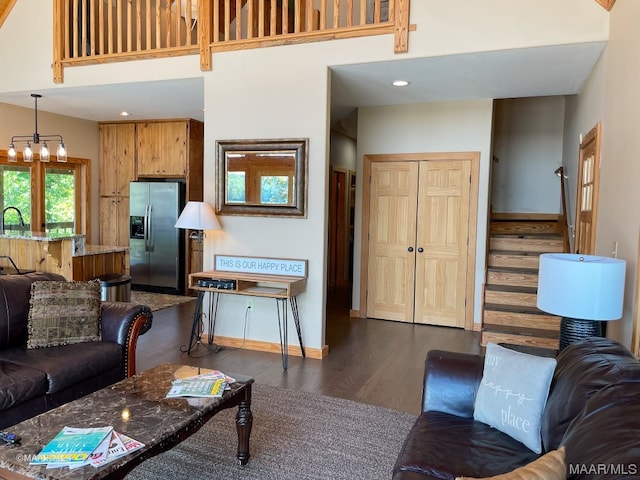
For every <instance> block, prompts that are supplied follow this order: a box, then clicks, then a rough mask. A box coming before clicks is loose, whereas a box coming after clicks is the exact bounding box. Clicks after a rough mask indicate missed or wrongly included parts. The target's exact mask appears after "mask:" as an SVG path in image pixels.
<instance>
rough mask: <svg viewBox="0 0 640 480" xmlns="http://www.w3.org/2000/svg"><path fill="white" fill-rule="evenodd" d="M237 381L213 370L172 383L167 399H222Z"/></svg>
mask: <svg viewBox="0 0 640 480" xmlns="http://www.w3.org/2000/svg"><path fill="white" fill-rule="evenodd" d="M235 381H236V380H235V379H234V378H231V377H230V376H228V375H225V374H224V373H222V372H221V371H219V370H212V371H211V372H207V373H203V374H200V375H195V376H193V377H187V378H179V379H177V380H174V381H173V382H172V384H171V389H170V390H169V392H168V393H167V398H180V397H212V398H217V397H222V395H223V394H224V391H225V390H230V387H229V385H231V384H232V383H234V382H235Z"/></svg>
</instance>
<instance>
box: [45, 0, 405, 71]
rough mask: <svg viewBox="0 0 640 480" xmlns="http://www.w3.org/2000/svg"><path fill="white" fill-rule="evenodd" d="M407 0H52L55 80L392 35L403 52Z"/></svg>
mask: <svg viewBox="0 0 640 480" xmlns="http://www.w3.org/2000/svg"><path fill="white" fill-rule="evenodd" d="M409 4H410V0H54V49H53V50H54V61H53V70H54V81H55V82H56V83H62V81H63V68H64V67H66V66H73V65H87V64H91V63H105V62H114V61H123V60H139V59H143V58H154V57H161V56H177V55H191V54H199V55H200V67H201V69H202V70H211V55H212V53H214V52H217V51H225V50H240V49H247V48H259V47H264V46H273V45H286V44H292V43H302V42H317V41H324V40H332V39H337V38H352V37H360V36H370V35H381V34H388V33H393V34H394V37H395V39H394V50H395V52H396V53H403V52H407V51H408V32H409V30H410V28H412V27H410V25H409Z"/></svg>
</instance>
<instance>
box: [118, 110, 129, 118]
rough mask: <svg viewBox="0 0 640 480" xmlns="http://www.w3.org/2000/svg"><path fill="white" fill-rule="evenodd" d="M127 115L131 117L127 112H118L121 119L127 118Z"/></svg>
mask: <svg viewBox="0 0 640 480" xmlns="http://www.w3.org/2000/svg"><path fill="white" fill-rule="evenodd" d="M129 115H131V114H130V113H129V112H125V111H122V112H120V116H121V117H128V116H129Z"/></svg>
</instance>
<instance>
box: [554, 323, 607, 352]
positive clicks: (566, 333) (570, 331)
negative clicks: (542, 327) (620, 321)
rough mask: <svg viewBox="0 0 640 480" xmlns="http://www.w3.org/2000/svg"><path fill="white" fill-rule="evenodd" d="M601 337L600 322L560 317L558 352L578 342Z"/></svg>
mask: <svg viewBox="0 0 640 480" xmlns="http://www.w3.org/2000/svg"><path fill="white" fill-rule="evenodd" d="M601 336H602V322H599V321H594V320H582V319H579V318H569V317H562V320H561V321H560V351H562V350H563V349H564V348H565V347H567V346H568V345H569V344H570V343H573V342H577V341H578V340H582V339H584V338H587V337H601Z"/></svg>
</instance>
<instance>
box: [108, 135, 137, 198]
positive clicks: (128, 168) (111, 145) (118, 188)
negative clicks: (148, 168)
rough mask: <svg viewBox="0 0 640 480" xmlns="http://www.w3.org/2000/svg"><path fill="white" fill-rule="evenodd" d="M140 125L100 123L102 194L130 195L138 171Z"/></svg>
mask: <svg viewBox="0 0 640 480" xmlns="http://www.w3.org/2000/svg"><path fill="white" fill-rule="evenodd" d="M135 154H136V125H135V124H134V123H101V124H100V195H101V196H113V195H116V196H126V197H128V196H129V182H131V181H132V180H135V172H136V155H135Z"/></svg>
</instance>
